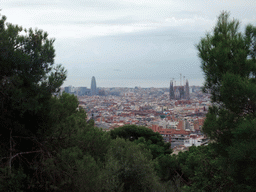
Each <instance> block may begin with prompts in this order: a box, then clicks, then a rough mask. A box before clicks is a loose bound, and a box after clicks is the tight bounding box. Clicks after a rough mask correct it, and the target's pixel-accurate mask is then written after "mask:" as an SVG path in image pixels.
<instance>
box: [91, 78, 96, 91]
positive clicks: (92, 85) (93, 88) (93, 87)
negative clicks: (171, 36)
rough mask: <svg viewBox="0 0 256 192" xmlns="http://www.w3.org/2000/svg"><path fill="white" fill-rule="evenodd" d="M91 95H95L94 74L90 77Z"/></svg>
mask: <svg viewBox="0 0 256 192" xmlns="http://www.w3.org/2000/svg"><path fill="white" fill-rule="evenodd" d="M91 95H97V88H96V80H95V77H94V76H93V77H92V82H91Z"/></svg>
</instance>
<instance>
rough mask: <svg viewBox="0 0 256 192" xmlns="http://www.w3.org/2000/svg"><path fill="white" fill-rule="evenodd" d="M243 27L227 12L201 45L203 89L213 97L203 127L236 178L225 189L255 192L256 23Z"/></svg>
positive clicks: (223, 161) (229, 172) (227, 167)
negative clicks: (240, 28) (231, 18)
mask: <svg viewBox="0 0 256 192" xmlns="http://www.w3.org/2000/svg"><path fill="white" fill-rule="evenodd" d="M239 26H240V23H239V21H237V20H235V19H233V20H230V19H229V13H227V12H222V13H221V15H220V16H219V17H218V22H217V25H216V26H215V27H214V30H213V33H212V34H210V33H208V34H206V37H205V38H202V39H201V41H200V43H199V44H198V45H197V49H198V51H199V57H200V59H201V68H202V70H203V72H204V75H205V84H204V88H203V90H204V91H207V92H208V91H209V92H210V93H211V96H212V97H211V100H212V107H211V108H210V109H209V112H208V114H207V118H206V121H205V123H204V126H203V131H204V133H206V134H207V135H208V136H209V137H210V139H212V140H213V141H214V142H215V143H214V145H213V146H214V148H215V150H216V151H217V152H218V154H219V155H220V156H221V158H222V163H223V164H222V165H220V166H221V167H223V168H224V169H223V171H224V172H225V173H227V175H229V176H230V178H231V179H230V181H232V182H233V183H232V182H231V183H232V185H230V186H224V187H226V190H232V189H233V190H235V191H236V190H238V191H239V190H240V191H255V190H256V184H255V179H256V174H255V173H256V166H255V160H256V142H255V140H256V129H255V125H256V124H255V123H256V27H254V26H252V25H248V26H247V27H246V30H245V33H242V32H240V31H239ZM223 179H225V178H223ZM230 187H231V188H230Z"/></svg>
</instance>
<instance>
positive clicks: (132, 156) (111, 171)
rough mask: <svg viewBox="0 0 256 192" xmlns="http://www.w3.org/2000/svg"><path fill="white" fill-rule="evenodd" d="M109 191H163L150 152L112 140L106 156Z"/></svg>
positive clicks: (122, 140) (107, 188)
mask: <svg viewBox="0 0 256 192" xmlns="http://www.w3.org/2000/svg"><path fill="white" fill-rule="evenodd" d="M106 159H107V161H106V171H107V172H106V174H107V175H106V176H105V178H106V190H107V191H161V190H163V188H161V186H160V182H159V178H158V177H157V175H156V173H155V171H154V167H153V161H152V155H151V153H150V151H148V150H147V149H145V148H142V147H141V146H139V145H136V144H135V143H134V142H131V141H129V140H124V139H121V138H117V139H115V140H112V142H111V145H110V147H109V150H108V153H107V156H106Z"/></svg>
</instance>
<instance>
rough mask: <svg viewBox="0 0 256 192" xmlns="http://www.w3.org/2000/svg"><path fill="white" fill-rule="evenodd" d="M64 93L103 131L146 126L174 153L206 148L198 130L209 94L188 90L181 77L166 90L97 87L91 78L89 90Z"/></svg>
mask: <svg viewBox="0 0 256 192" xmlns="http://www.w3.org/2000/svg"><path fill="white" fill-rule="evenodd" d="M63 91H65V92H66V93H69V94H74V95H76V96H77V98H78V100H79V106H80V107H82V108H83V109H84V110H85V111H86V112H87V120H90V119H93V120H94V122H95V126H96V127H100V128H102V129H103V130H106V131H109V130H112V129H115V128H117V127H121V126H124V125H127V124H128V125H129V124H133V125H138V126H145V127H147V128H149V129H152V130H153V131H154V132H158V133H160V134H161V135H162V136H163V138H164V141H165V142H169V143H171V147H172V148H173V149H174V153H175V151H180V150H186V149H187V148H188V147H190V146H192V145H195V146H199V145H203V144H207V141H208V140H207V138H206V137H205V136H204V135H203V134H202V131H201V130H202V125H203V123H204V119H205V115H206V113H207V111H208V108H209V106H210V105H211V102H210V94H205V93H202V91H201V87H200V86H189V81H188V79H186V80H185V76H183V78H182V75H181V74H180V82H178V83H177V82H176V81H174V80H173V79H172V80H171V81H170V85H169V88H154V87H151V88H141V87H134V88H128V87H113V88H104V87H97V85H96V78H95V77H94V76H93V77H92V78H91V87H90V88H87V87H73V86H71V85H70V86H68V87H64V88H62V89H61V92H63Z"/></svg>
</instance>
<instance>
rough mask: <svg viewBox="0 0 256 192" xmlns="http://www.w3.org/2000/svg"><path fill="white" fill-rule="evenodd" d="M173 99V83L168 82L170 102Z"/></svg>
mask: <svg viewBox="0 0 256 192" xmlns="http://www.w3.org/2000/svg"><path fill="white" fill-rule="evenodd" d="M172 99H174V89H173V81H171V82H170V100H172Z"/></svg>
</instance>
